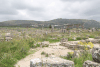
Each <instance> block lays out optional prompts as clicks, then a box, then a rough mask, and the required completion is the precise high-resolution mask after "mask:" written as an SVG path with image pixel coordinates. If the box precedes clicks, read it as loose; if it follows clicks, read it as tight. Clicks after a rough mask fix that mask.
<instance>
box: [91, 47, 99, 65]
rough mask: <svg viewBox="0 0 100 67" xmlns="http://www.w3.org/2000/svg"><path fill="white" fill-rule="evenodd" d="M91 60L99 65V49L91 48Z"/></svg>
mask: <svg viewBox="0 0 100 67" xmlns="http://www.w3.org/2000/svg"><path fill="white" fill-rule="evenodd" d="M92 58H93V60H94V61H96V62H99V63H100V47H93V49H92Z"/></svg>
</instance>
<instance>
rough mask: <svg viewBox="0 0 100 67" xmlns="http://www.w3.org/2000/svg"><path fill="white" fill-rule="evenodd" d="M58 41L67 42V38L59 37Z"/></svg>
mask: <svg viewBox="0 0 100 67" xmlns="http://www.w3.org/2000/svg"><path fill="white" fill-rule="evenodd" d="M60 42H61V43H62V42H68V39H67V38H63V39H61V41H60Z"/></svg>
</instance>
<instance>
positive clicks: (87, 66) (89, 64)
mask: <svg viewBox="0 0 100 67" xmlns="http://www.w3.org/2000/svg"><path fill="white" fill-rule="evenodd" d="M83 67H100V64H98V63H96V62H93V61H90V60H87V61H85V62H84V63H83Z"/></svg>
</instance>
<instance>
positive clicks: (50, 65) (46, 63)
mask: <svg viewBox="0 0 100 67" xmlns="http://www.w3.org/2000/svg"><path fill="white" fill-rule="evenodd" d="M42 66H43V67H74V62H73V61H70V60H65V59H62V58H59V57H47V58H43V59H39V58H36V59H33V60H31V61H30V67H42Z"/></svg>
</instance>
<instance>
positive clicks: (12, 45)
mask: <svg viewBox="0 0 100 67" xmlns="http://www.w3.org/2000/svg"><path fill="white" fill-rule="evenodd" d="M40 26H41V27H40V28H24V27H22V28H21V27H3V28H0V37H1V38H0V42H1V45H0V57H1V58H0V67H100V29H99V28H98V29H97V28H90V29H88V28H85V26H84V24H64V25H51V26H50V27H48V28H45V27H44V25H43V24H40ZM58 26H59V27H60V28H59V27H58Z"/></svg>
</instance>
